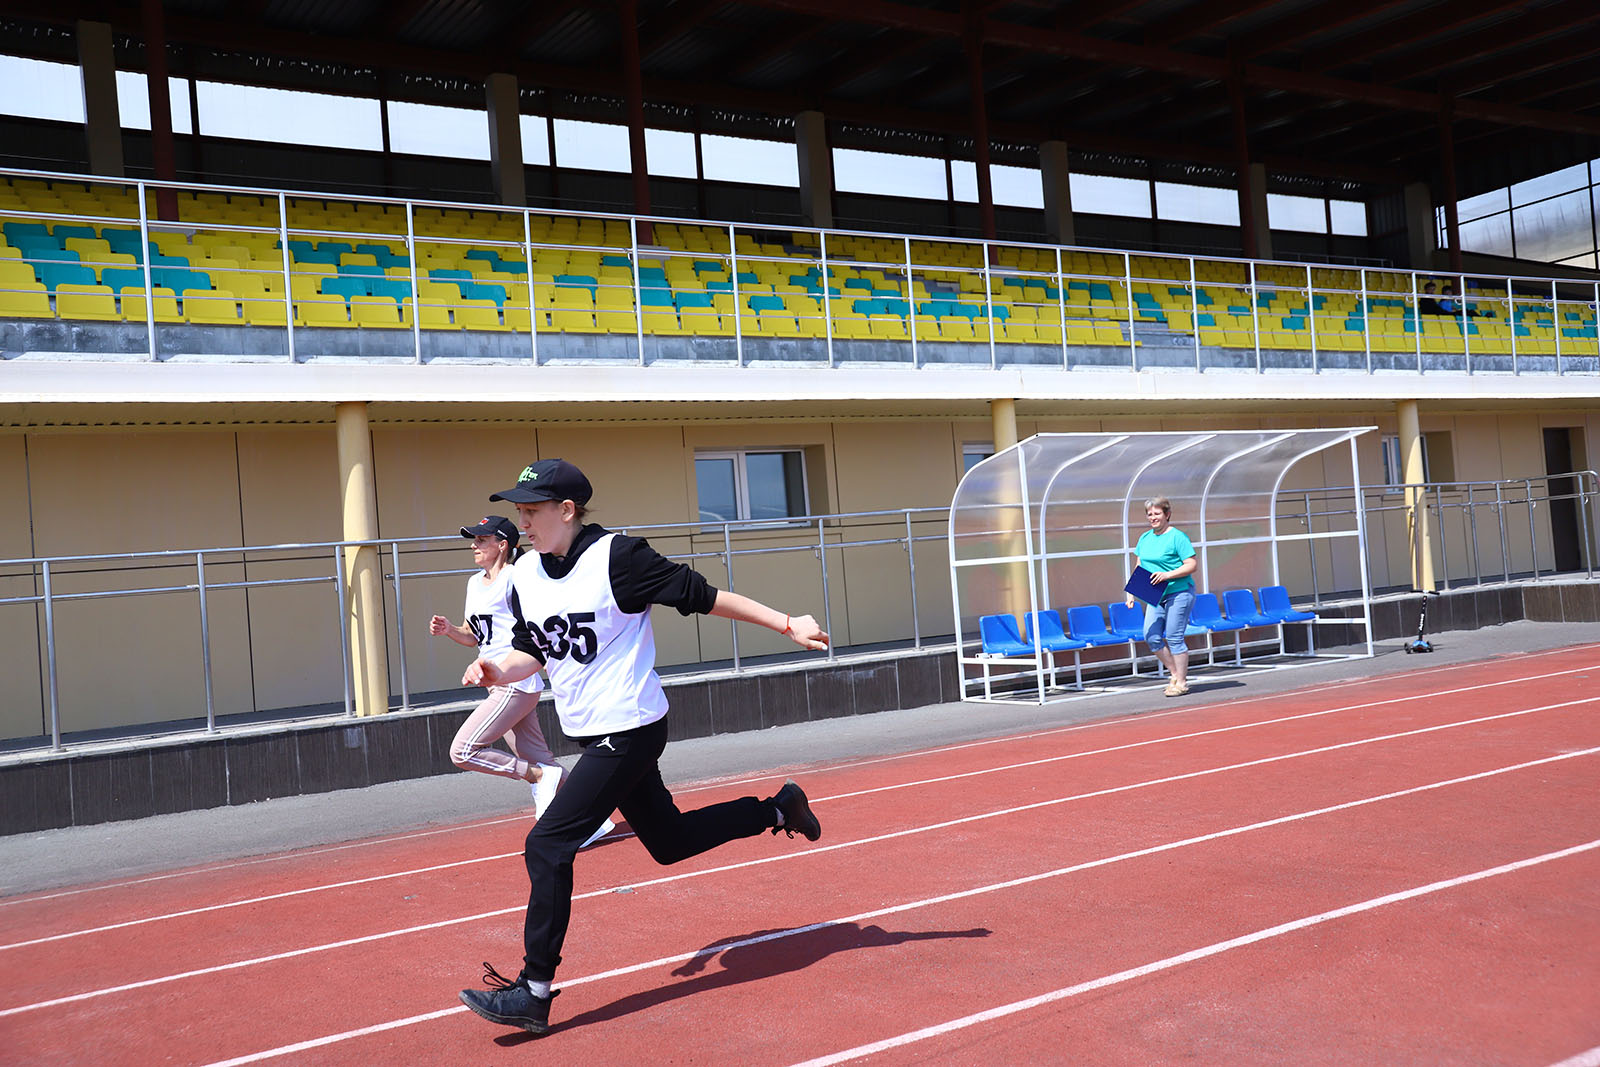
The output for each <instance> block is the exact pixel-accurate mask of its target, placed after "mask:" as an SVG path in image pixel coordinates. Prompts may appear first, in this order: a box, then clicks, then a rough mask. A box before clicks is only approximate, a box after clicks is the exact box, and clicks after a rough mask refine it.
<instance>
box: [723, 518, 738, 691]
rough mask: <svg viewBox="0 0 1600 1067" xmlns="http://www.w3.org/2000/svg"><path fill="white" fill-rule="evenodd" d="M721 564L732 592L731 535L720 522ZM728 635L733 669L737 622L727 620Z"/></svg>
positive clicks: (736, 641)
mask: <svg viewBox="0 0 1600 1067" xmlns="http://www.w3.org/2000/svg"><path fill="white" fill-rule="evenodd" d="M722 566H723V568H724V569H725V570H726V571H727V573H728V592H730V593H731V592H733V535H732V534H731V533H730V532H729V524H728V523H726V522H725V523H723V524H722ZM728 636H729V637H731V638H732V639H733V669H734V670H738V669H739V624H738V623H737V622H734V621H733V620H732V619H729V620H728Z"/></svg>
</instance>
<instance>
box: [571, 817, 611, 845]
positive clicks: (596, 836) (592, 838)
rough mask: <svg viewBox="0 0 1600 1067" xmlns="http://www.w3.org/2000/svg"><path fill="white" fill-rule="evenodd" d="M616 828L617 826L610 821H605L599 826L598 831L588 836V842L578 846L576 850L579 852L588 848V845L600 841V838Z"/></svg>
mask: <svg viewBox="0 0 1600 1067" xmlns="http://www.w3.org/2000/svg"><path fill="white" fill-rule="evenodd" d="M616 828H617V824H616V823H614V822H612V821H611V820H610V819H607V820H606V821H605V822H603V823H601V824H600V829H598V830H596V831H595V832H594V833H592V834H590V835H589V840H587V841H585V842H584V843H583V844H581V845H579V846H578V849H579V850H580V851H581V850H583V849H586V848H588V847H589V846H590V845H592V844H594V843H595V842H596V841H598V840H600V839H601V838H602V837H604V836H606V835H607V834H609V833H610V832H611V831H613V830H615V829H616Z"/></svg>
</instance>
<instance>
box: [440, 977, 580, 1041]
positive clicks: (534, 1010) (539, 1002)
mask: <svg viewBox="0 0 1600 1067" xmlns="http://www.w3.org/2000/svg"><path fill="white" fill-rule="evenodd" d="M483 984H484V985H486V986H488V987H489V989H488V990H487V991H485V990H482V989H463V990H462V991H461V1003H463V1004H465V1005H466V1006H467V1007H469V1008H471V1009H472V1010H473V1012H475V1013H476V1014H478V1015H481V1016H483V1017H484V1018H485V1019H488V1020H489V1021H490V1022H492V1023H500V1024H501V1025H502V1026H520V1027H522V1029H524V1030H526V1031H528V1033H530V1034H542V1033H544V1032H545V1031H546V1030H548V1029H550V1002H551V1001H552V1000H554V999H556V996H557V994H559V993H560V992H561V990H559V989H552V990H551V991H550V995H549V996H548V997H536V996H534V995H533V993H532V992H531V991H530V990H529V989H528V983H526V982H524V981H523V980H522V976H521V975H518V976H517V978H516V980H515V981H513V980H511V979H509V978H507V977H506V976H505V975H503V974H501V973H500V972H499V971H496V970H495V969H494V968H493V967H491V966H489V965H488V964H487V963H485V964H484V965H483Z"/></svg>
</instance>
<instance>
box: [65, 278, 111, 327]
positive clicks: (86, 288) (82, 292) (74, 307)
mask: <svg viewBox="0 0 1600 1067" xmlns="http://www.w3.org/2000/svg"><path fill="white" fill-rule="evenodd" d="M56 314H57V315H59V316H60V317H61V318H63V319H92V320H96V321H100V322H120V321H121V320H122V316H121V315H119V314H117V298H116V297H115V296H114V295H113V294H112V292H111V290H110V289H109V288H108V287H106V286H104V285H58V286H56Z"/></svg>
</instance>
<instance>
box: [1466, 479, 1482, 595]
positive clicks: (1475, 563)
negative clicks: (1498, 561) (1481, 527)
mask: <svg viewBox="0 0 1600 1067" xmlns="http://www.w3.org/2000/svg"><path fill="white" fill-rule="evenodd" d="M1467 529H1469V530H1470V531H1472V577H1473V582H1474V583H1475V584H1477V585H1482V584H1483V560H1482V559H1480V558H1479V557H1478V506H1477V505H1476V504H1474V503H1473V501H1472V483H1471V482H1468V483H1467Z"/></svg>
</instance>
